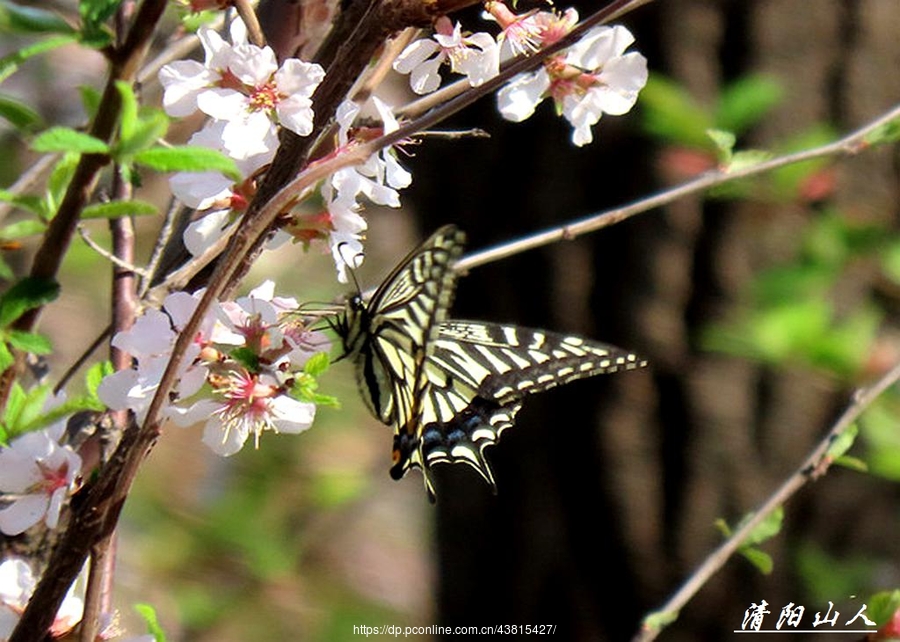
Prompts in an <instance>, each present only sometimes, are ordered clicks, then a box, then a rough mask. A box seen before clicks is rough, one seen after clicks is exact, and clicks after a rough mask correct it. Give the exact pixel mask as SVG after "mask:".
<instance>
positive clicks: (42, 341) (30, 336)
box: [5, 330, 53, 354]
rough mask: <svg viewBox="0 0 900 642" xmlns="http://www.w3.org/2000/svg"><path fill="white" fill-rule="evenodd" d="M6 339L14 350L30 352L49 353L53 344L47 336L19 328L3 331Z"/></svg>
mask: <svg viewBox="0 0 900 642" xmlns="http://www.w3.org/2000/svg"><path fill="white" fill-rule="evenodd" d="M5 336H6V340H7V341H8V342H9V345H11V346H12V347H13V348H15V349H16V350H21V351H22V352H30V353H32V354H50V353H51V352H53V344H52V343H50V339H48V338H47V337H45V336H43V335H41V334H36V333H33V332H23V331H21V330H8V331H6V333H5Z"/></svg>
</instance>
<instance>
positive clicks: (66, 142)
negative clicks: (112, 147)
mask: <svg viewBox="0 0 900 642" xmlns="http://www.w3.org/2000/svg"><path fill="white" fill-rule="evenodd" d="M31 148H32V149H33V150H34V151H36V152H76V153H78V154H108V153H109V145H107V144H106V143H105V142H103V141H102V140H100V139H99V138H94V137H93V136H91V135H89V134H83V133H81V132H77V131H75V130H74V129H70V128H68V127H51V128H50V129H48V130H47V131H45V132H43V133H42V134H40V135H39V136H37V138H35V139H34V140H33V141H32V143H31Z"/></svg>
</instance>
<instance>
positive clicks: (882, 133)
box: [865, 118, 900, 145]
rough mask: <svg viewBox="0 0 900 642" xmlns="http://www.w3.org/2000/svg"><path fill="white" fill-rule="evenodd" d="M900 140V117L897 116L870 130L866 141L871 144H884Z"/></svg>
mask: <svg viewBox="0 0 900 642" xmlns="http://www.w3.org/2000/svg"><path fill="white" fill-rule="evenodd" d="M898 140H900V118H895V119H894V120H892V121H890V122H889V123H885V124H884V125H882V126H881V127H877V128H876V129H874V130H873V131H871V132H869V134H868V135H867V136H866V138H865V141H866V142H867V143H868V144H869V145H882V144H885V143H893V142H896V141H898Z"/></svg>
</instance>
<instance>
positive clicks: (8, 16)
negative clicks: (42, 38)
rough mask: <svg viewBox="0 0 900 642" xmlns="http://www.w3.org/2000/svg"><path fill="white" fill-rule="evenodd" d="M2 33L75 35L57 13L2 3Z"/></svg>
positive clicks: (0, 5)
mask: <svg viewBox="0 0 900 642" xmlns="http://www.w3.org/2000/svg"><path fill="white" fill-rule="evenodd" d="M0 31H5V32H8V33H18V34H35V33H68V34H72V33H75V30H74V29H73V28H72V27H71V26H70V25H69V23H68V22H66V21H65V20H63V18H62V16H60V15H59V14H58V13H57V12H55V11H48V10H45V9H38V8H36V7H25V6H22V5H18V4H15V3H13V2H0Z"/></svg>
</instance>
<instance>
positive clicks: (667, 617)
mask: <svg viewBox="0 0 900 642" xmlns="http://www.w3.org/2000/svg"><path fill="white" fill-rule="evenodd" d="M676 620H678V611H654V612H653V613H651V614H650V615H648V616H647V617H645V618H644V621H643V623H642V624H641V628H643V629H647V630H650V631H662V630H663V629H664V628H666V627H667V626H669V625H670V624H671V623H672V622H675V621H676Z"/></svg>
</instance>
